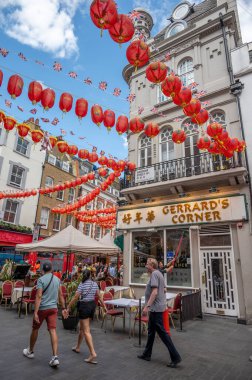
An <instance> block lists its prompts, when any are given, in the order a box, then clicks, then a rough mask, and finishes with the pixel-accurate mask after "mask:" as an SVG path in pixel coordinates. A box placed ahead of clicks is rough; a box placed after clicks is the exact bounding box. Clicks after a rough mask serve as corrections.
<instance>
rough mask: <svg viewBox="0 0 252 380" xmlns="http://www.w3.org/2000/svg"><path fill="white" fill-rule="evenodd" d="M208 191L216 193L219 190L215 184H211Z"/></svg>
mask: <svg viewBox="0 0 252 380" xmlns="http://www.w3.org/2000/svg"><path fill="white" fill-rule="evenodd" d="M208 191H209V193H218V192H219V190H218V189H217V187H215V186H212V187H211V188H210V189H209V190H208Z"/></svg>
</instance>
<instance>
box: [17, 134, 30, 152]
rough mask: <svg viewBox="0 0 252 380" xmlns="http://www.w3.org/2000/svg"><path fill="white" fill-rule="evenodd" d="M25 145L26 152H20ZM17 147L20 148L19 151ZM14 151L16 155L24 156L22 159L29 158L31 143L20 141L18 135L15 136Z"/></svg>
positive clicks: (24, 140)
mask: <svg viewBox="0 0 252 380" xmlns="http://www.w3.org/2000/svg"><path fill="white" fill-rule="evenodd" d="M24 143H26V144H27V146H26V148H25V149H26V151H25V153H24V152H22V151H21V150H22V148H24V147H23V144H24ZM18 146H20V150H18ZM14 151H15V152H16V153H18V154H21V156H24V157H30V151H31V142H30V141H29V140H27V139H22V138H21V137H20V136H19V135H17V138H16V141H15V149H14Z"/></svg>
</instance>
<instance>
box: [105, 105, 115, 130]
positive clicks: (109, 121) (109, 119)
mask: <svg viewBox="0 0 252 380" xmlns="http://www.w3.org/2000/svg"><path fill="white" fill-rule="evenodd" d="M103 124H104V125H105V127H106V128H107V129H108V131H110V130H111V128H112V127H113V126H114V125H115V113H114V111H111V110H106V111H104V113H103Z"/></svg>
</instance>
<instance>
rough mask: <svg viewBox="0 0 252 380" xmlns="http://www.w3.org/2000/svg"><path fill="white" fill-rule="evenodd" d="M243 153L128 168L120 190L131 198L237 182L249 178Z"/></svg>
mask: <svg viewBox="0 0 252 380" xmlns="http://www.w3.org/2000/svg"><path fill="white" fill-rule="evenodd" d="M246 175H247V169H246V165H245V158H244V154H243V153H235V155H234V156H233V157H232V158H231V159H226V158H225V157H223V156H219V155H218V156H212V155H210V154H209V153H207V152H205V153H200V154H198V155H195V156H188V157H182V158H178V159H175V160H171V161H165V162H160V163H157V164H154V165H151V166H146V167H141V168H137V169H136V171H135V172H134V173H130V172H125V175H124V179H123V181H122V182H121V194H122V195H123V196H126V198H127V199H128V200H135V199H139V198H145V197H147V198H148V197H150V196H152V197H153V196H161V195H171V194H179V193H183V192H185V191H189V190H190V191H193V190H200V189H207V188H209V187H211V186H235V185H239V184H244V183H245V182H246Z"/></svg>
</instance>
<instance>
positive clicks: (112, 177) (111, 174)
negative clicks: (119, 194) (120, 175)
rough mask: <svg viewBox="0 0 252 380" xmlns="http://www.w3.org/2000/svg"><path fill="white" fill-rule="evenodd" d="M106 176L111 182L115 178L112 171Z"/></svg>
mask: <svg viewBox="0 0 252 380" xmlns="http://www.w3.org/2000/svg"><path fill="white" fill-rule="evenodd" d="M108 178H109V179H110V181H111V183H113V182H114V180H115V175H114V173H110V175H109V176H108Z"/></svg>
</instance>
